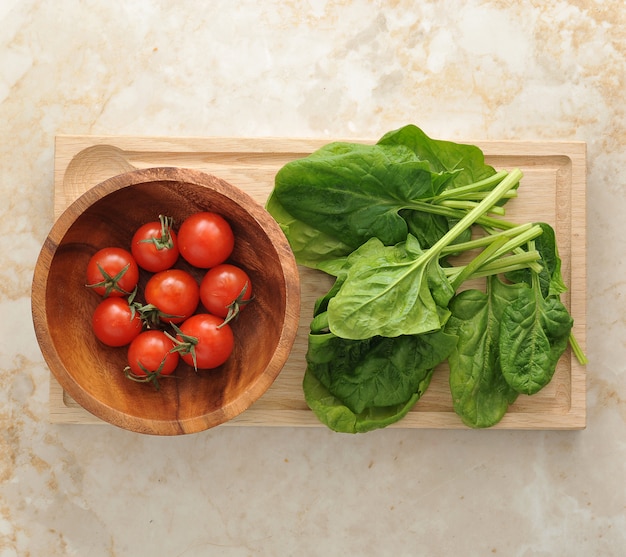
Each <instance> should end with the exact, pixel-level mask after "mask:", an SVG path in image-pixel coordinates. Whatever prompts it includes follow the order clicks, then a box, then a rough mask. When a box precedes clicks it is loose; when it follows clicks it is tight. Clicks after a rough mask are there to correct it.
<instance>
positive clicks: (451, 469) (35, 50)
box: [0, 0, 626, 557]
mask: <svg viewBox="0 0 626 557" xmlns="http://www.w3.org/2000/svg"><path fill="white" fill-rule="evenodd" d="M0 67H1V68H2V71H1V72H0V194H1V197H2V204H1V209H0V214H1V218H0V231H1V235H2V237H3V238H4V239H5V244H4V246H3V248H2V250H1V251H0V258H1V259H0V315H1V316H2V319H0V355H1V359H0V362H1V363H0V556H1V557H10V556H25V555H31V556H39V555H45V556H47V557H52V556H57V555H58V556H67V555H76V556H84V555H89V556H95V557H99V556H142V555H156V556H181V557H182V556H185V557H192V556H206V555H229V556H253V555H263V556H265V555H268V556H276V555H280V556H287V555H311V556H317V555H338V556H339V555H368V556H369V555H371V556H380V555H402V556H404V555H406V556H414V555H437V556H439V555H466V556H483V555H503V556H518V557H537V556H551V557H552V556H560V555H568V556H570V555H585V556H592V555H602V556H620V555H624V553H625V552H626V381H625V380H624V367H625V365H626V364H625V363H624V362H626V342H625V338H626V321H625V320H624V317H623V315H625V314H626V296H624V294H623V293H624V279H623V278H622V277H621V270H622V268H623V266H624V265H623V257H622V256H623V254H624V252H625V249H626V234H625V233H624V222H625V221H624V217H623V213H624V211H625V210H626V186H625V184H626V178H625V177H624V175H623V172H622V171H621V170H620V169H621V167H622V166H624V165H626V113H625V107H626V102H625V99H624V88H625V83H626V10H624V9H623V3H622V2H621V0H606V1H604V2H602V1H600V0H595V1H594V0H569V1H565V0H546V1H537V0H522V1H520V2H507V1H496V0H493V1H487V0H484V1H481V0H470V1H468V2H460V1H457V0H444V1H437V2H435V1H434V0H433V1H424V2H417V1H413V2H411V1H403V0H398V1H394V2H383V1H371V2H368V1H365V0H359V1H354V2H344V1H331V0H328V1H327V0H309V1H288V2H277V1H268V2H251V1H244V2H230V1H226V0H222V1H215V2H200V1H192V0H190V1H188V2H174V1H170V0H161V1H149V0H135V1H132V2H126V1H122V0H108V1H104V0H102V1H97V0H96V1H91V2H77V1H73V0H59V1H55V2H52V1H47V2H46V1H43V2H41V1H35V0H23V1H22V0H19V1H18V0H4V1H3V2H2V3H1V4H0ZM407 123H414V124H417V125H419V126H420V127H421V128H422V129H424V130H425V131H426V132H427V133H428V134H429V135H431V136H433V137H438V138H442V139H453V140H456V139H458V140H471V139H477V140H479V139H481V140H482V139H514V140H535V139H541V140H578V141H584V142H586V143H587V153H588V161H587V163H588V168H587V172H588V175H587V181H588V195H587V201H588V232H587V234H588V297H587V304H588V310H587V320H588V328H587V355H588V357H589V364H588V367H587V374H588V379H587V389H588V416H587V428H586V429H585V430H582V431H501V430H500V431H496V430H493V431H464V430H450V431H448V430H407V429H389V430H383V431H376V432H372V433H368V434H364V435H358V436H346V435H339V434H334V433H332V432H330V431H328V430H326V429H324V428H322V427H320V428H301V429H299V428H281V427H279V428H252V427H218V428H215V429H212V430H209V431H206V432H203V433H201V434H194V435H189V436H182V437H175V438H161V437H151V436H145V435H141V434H135V433H131V432H128V431H124V430H120V429H117V428H115V427H113V426H108V425H67V424H62V425H61V424H51V423H49V421H48V385H49V372H48V369H47V367H46V365H45V362H44V360H43V357H42V355H41V352H40V350H39V347H38V345H37V341H36V338H35V334H34V330H33V325H32V319H31V313H30V285H31V280H32V273H33V268H34V265H35V261H36V258H37V255H38V253H39V249H40V247H41V244H42V242H43V240H44V238H45V236H46V234H47V232H48V230H49V229H50V227H51V225H52V222H53V217H52V203H53V167H54V137H55V135H57V134H98V135H107V134H130V135H159V136H201V137H204V136H243V137H260V136H274V137H315V138H322V139H324V138H328V139H329V140H331V139H334V138H337V137H379V136H380V135H382V134H383V133H385V132H386V131H388V130H391V129H395V128H397V127H399V126H401V125H404V124H407Z"/></svg>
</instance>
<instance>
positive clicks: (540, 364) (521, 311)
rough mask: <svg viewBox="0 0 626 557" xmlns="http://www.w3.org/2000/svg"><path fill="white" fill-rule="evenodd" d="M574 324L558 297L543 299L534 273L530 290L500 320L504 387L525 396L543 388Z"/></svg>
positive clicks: (536, 275) (513, 302)
mask: <svg viewBox="0 0 626 557" xmlns="http://www.w3.org/2000/svg"><path fill="white" fill-rule="evenodd" d="M573 324H574V321H573V319H572V318H571V316H570V314H569V312H568V311H567V308H566V307H565V306H564V305H563V303H562V302H561V301H560V300H559V299H558V297H556V296H554V295H548V297H547V298H544V297H543V295H542V291H541V287H540V283H539V275H538V274H537V273H534V274H533V281H532V287H531V288H528V289H524V290H523V291H521V292H520V294H519V296H517V298H516V299H515V300H513V301H512V302H511V303H510V304H509V305H508V306H507V307H506V309H505V310H504V312H503V314H502V316H501V322H500V353H501V367H502V374H503V376H504V378H505V380H506V381H507V383H508V384H509V385H510V386H511V387H512V388H513V389H515V390H516V391H517V392H518V393H524V394H527V395H532V394H535V393H537V392H539V391H540V390H541V389H542V388H543V387H545V386H546V385H547V384H548V383H549V382H550V380H551V379H552V376H553V375H554V371H555V369H556V365H557V362H558V360H559V358H560V357H561V355H562V354H563V352H565V349H566V348H567V344H568V339H569V335H570V332H571V330H572V326H573Z"/></svg>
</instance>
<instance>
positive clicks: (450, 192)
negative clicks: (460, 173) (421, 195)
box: [433, 170, 508, 202]
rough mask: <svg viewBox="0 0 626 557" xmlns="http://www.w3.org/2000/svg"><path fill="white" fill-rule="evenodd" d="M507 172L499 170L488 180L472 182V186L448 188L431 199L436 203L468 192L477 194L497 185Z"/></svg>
mask: <svg viewBox="0 0 626 557" xmlns="http://www.w3.org/2000/svg"><path fill="white" fill-rule="evenodd" d="M507 174H508V172H507V171H506V170H500V171H499V172H496V173H495V174H492V175H491V176H489V177H488V178H485V179H483V180H479V181H478V182H474V183H472V184H467V185H465V186H459V187H458V188H450V189H446V190H444V191H442V192H441V193H440V194H439V195H437V196H435V197H434V198H433V201H435V202H436V201H438V200H440V199H446V198H448V197H457V196H459V195H463V194H465V193H469V192H477V191H484V190H488V189H491V188H492V186H494V185H496V184H498V183H499V182H500V181H501V180H503V179H504V178H505V177H506V175H507Z"/></svg>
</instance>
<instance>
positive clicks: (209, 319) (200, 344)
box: [177, 313, 235, 369]
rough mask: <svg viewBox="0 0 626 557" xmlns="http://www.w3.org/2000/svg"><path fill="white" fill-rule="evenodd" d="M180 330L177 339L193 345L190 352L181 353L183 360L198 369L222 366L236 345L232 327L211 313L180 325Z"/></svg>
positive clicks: (197, 315)
mask: <svg viewBox="0 0 626 557" xmlns="http://www.w3.org/2000/svg"><path fill="white" fill-rule="evenodd" d="M179 330H180V332H179V334H178V335H177V338H178V339H179V340H180V341H181V342H190V344H192V345H193V346H192V347H190V351H181V358H182V359H183V361H184V362H185V363H186V364H188V365H190V366H193V367H195V368H196V369H213V368H216V367H218V366H221V365H222V364H223V363H224V362H226V360H228V358H229V357H230V355H231V353H232V351H233V348H234V345H235V339H234V336H233V331H232V329H231V328H230V325H228V324H225V323H224V321H223V320H222V319H221V318H219V317H217V316H216V315H211V314H210V313H198V314H196V315H194V316H192V317H190V318H189V319H187V320H186V321H185V322H184V323H182V324H181V325H180V327H179ZM194 354H195V357H194Z"/></svg>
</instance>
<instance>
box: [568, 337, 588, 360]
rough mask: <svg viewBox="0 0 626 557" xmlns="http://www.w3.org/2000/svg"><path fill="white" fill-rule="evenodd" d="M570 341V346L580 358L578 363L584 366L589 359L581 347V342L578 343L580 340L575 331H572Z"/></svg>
mask: <svg viewBox="0 0 626 557" xmlns="http://www.w3.org/2000/svg"><path fill="white" fill-rule="evenodd" d="M569 343H570V346H571V347H572V351H573V352H574V355H575V356H576V359H577V360H578V363H579V364H580V365H583V366H584V365H586V364H588V363H589V360H588V359H587V356H585V353H584V352H583V349H582V348H581V347H580V344H578V341H577V340H576V337H575V336H574V333H570V335H569Z"/></svg>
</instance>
